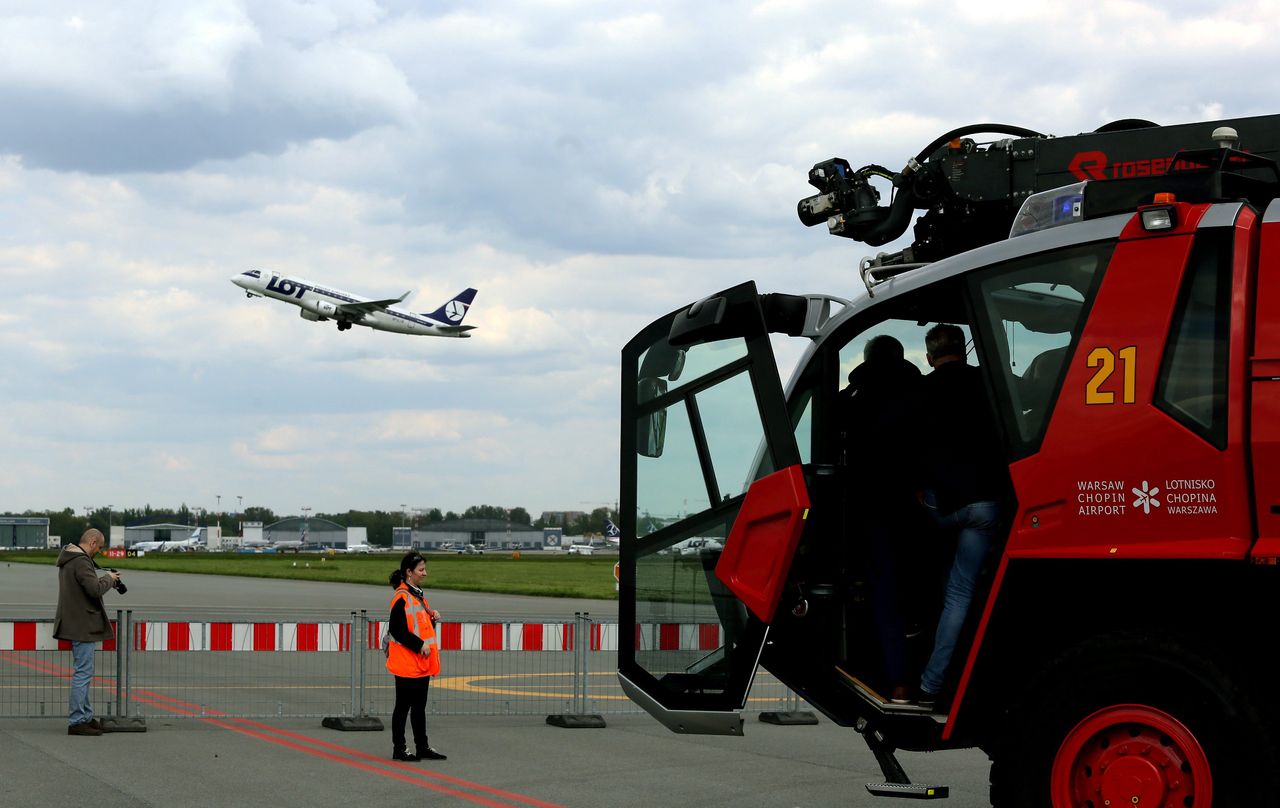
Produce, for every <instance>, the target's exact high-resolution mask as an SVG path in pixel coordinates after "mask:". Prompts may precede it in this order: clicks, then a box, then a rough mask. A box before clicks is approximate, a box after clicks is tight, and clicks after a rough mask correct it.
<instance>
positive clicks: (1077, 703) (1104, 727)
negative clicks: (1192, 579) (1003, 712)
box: [991, 635, 1280, 808]
mask: <svg viewBox="0 0 1280 808" xmlns="http://www.w3.org/2000/svg"><path fill="white" fill-rule="evenodd" d="M1255 692H1256V691H1255ZM1130 741H1132V749H1130ZM1125 755H1130V756H1131V757H1129V758H1127V759H1125V758H1124V756H1125ZM991 757H992V765H991V804H992V806H994V808H1069V806H1071V807H1072V808H1073V807H1074V806H1076V805H1079V806H1091V805H1092V806H1096V808H1102V806H1103V804H1104V802H1103V800H1102V799H1096V801H1092V802H1091V801H1090V800H1091V798H1093V796H1094V792H1093V791H1092V789H1093V788H1095V787H1098V788H1099V789H1102V790H1104V791H1109V790H1111V789H1114V788H1115V786H1116V784H1117V783H1118V782H1119V781H1118V779H1117V778H1118V775H1115V773H1116V772H1127V769H1126V768H1125V767H1128V766H1138V767H1143V766H1145V767H1146V768H1144V769H1143V773H1144V774H1145V776H1147V777H1148V781H1150V780H1155V781H1161V778H1165V781H1167V784H1168V785H1169V789H1170V791H1169V793H1170V794H1172V795H1173V796H1172V797H1170V796H1168V795H1166V796H1165V798H1164V799H1162V800H1161V801H1160V802H1159V803H1158V804H1159V805H1161V806H1163V805H1166V804H1167V803H1166V800H1169V803H1168V804H1176V805H1178V806H1191V808H1209V806H1208V805H1207V804H1204V801H1205V800H1204V799H1201V800H1200V801H1196V799H1195V798H1194V795H1197V794H1198V795H1200V796H1201V797H1202V798H1203V797H1204V796H1205V795H1206V793H1207V792H1206V791H1205V790H1204V787H1205V785H1206V784H1208V786H1209V788H1210V789H1211V791H1212V800H1211V801H1212V804H1213V805H1216V806H1224V807H1225V808H1234V806H1250V805H1264V804H1275V802H1276V800H1277V798H1278V795H1280V791H1278V790H1277V788H1278V785H1280V783H1278V781H1280V777H1278V775H1277V771H1278V770H1280V758H1278V757H1277V754H1276V747H1275V743H1274V740H1273V738H1272V736H1271V733H1270V732H1269V731H1268V729H1267V722H1266V720H1265V719H1264V717H1263V715H1262V714H1261V713H1260V712H1259V710H1258V709H1257V707H1255V702H1254V700H1253V699H1251V698H1250V697H1249V695H1247V694H1246V692H1244V690H1242V680H1241V679H1240V678H1238V677H1237V676H1235V675H1233V674H1232V673H1231V672H1229V671H1228V669H1226V668H1225V667H1223V666H1221V665H1219V664H1218V663H1217V662H1216V661H1215V660H1214V658H1213V657H1212V656H1211V655H1210V654H1207V653H1203V652H1200V651H1197V650H1193V649H1190V648H1188V647H1186V646H1184V645H1182V644H1179V643H1177V642H1174V641H1171V640H1167V639H1155V638H1151V637H1146V636H1140V635H1117V636H1110V637H1103V638H1097V639H1094V640H1090V641H1089V642H1087V643H1084V644H1082V645H1081V646H1079V647H1078V648H1076V649H1074V650H1073V651H1071V652H1069V653H1067V654H1065V655H1064V656H1062V657H1061V658H1059V659H1058V660H1056V661H1054V663H1053V664H1051V665H1049V666H1048V667H1047V668H1046V672H1045V674H1044V675H1043V676H1041V677H1040V678H1039V680H1038V681H1036V682H1033V683H1032V684H1031V687H1029V688H1028V690H1027V692H1026V695H1025V696H1024V697H1023V698H1021V699H1019V701H1018V703H1017V704H1016V706H1015V707H1014V708H1013V709H1012V710H1011V712H1010V714H1009V722H1008V724H1007V725H1006V727H1005V731H1004V732H1002V733H1001V737H999V738H998V739H997V740H996V742H995V745H994V748H993V750H992V755H991ZM1152 759H1157V760H1160V761H1164V762H1165V763H1166V764H1168V763H1170V762H1171V763H1172V764H1173V765H1172V766H1171V767H1169V768H1166V769H1161V768H1160V767H1159V766H1149V765H1148V764H1147V763H1145V762H1144V761H1150V760H1152ZM1179 759H1181V760H1182V763H1181V766H1180V767H1179V765H1178V760H1179ZM1117 762H1122V765H1121V766H1120V767H1116V764H1117ZM1055 763H1056V765H1057V770H1056V773H1057V776H1056V787H1057V789H1058V791H1057V794H1058V795H1059V800H1058V801H1057V802H1055V801H1054V799H1053V796H1052V795H1053V794H1054V791H1053V789H1054V788H1055ZM1104 764H1105V765H1104ZM1108 772H1110V775H1109V774H1108ZM1064 773H1065V774H1064ZM1111 775H1115V776H1114V777H1112V779H1108V777H1109V776H1111ZM1125 782H1132V778H1130V779H1129V780H1126V781H1125ZM1162 782H1163V781H1162ZM1064 784H1070V785H1071V786H1072V787H1073V788H1074V790H1072V788H1068V787H1067V786H1066V785H1064ZM1068 792H1070V793H1072V794H1074V795H1075V796H1073V797H1071V798H1065V797H1063V796H1062V795H1063V794H1064V793H1068ZM1082 795H1083V796H1082ZM1107 795H1108V796H1112V797H1113V799H1112V805H1115V804H1116V803H1117V800H1116V799H1114V796H1115V795H1114V794H1113V793H1108V794H1107ZM1143 796H1144V797H1147V796H1149V793H1144V795H1143ZM1124 797H1125V799H1124V800H1123V804H1125V805H1128V804H1131V802H1130V799H1131V798H1130V796H1129V794H1128V793H1127V792H1126V793H1125V795H1124ZM1147 802H1148V800H1144V801H1143V802H1142V803H1141V804H1144V805H1145V804H1147Z"/></svg>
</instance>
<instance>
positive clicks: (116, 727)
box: [98, 715, 147, 732]
mask: <svg viewBox="0 0 1280 808" xmlns="http://www.w3.org/2000/svg"><path fill="white" fill-rule="evenodd" d="M98 720H99V721H100V722H101V723H102V731H103V732H146V731H147V722H146V719H144V718H142V717H141V716H134V717H133V718H122V717H120V716H114V715H113V716H107V717H106V718H99V719H98Z"/></svg>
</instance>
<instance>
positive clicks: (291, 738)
mask: <svg viewBox="0 0 1280 808" xmlns="http://www.w3.org/2000/svg"><path fill="white" fill-rule="evenodd" d="M0 658H2V659H5V660H7V661H9V662H12V663H13V664H15V665H20V666H23V667H27V668H30V669H32V670H36V671H39V672H41V673H48V674H53V675H57V676H60V677H62V678H66V679H69V678H70V677H71V674H72V673H73V669H72V668H69V667H67V666H65V665H57V664H53V663H48V662H43V661H40V660H28V659H23V658H21V657H19V656H18V655H17V654H16V653H11V652H0ZM94 682H95V683H97V684H99V685H100V686H105V687H114V686H115V679H114V678H111V677H105V676H95V677H94ZM130 697H131V698H133V699H135V700H137V701H140V702H142V703H143V704H151V705H153V706H157V707H162V708H163V709H166V710H171V711H173V712H175V713H179V714H184V713H185V714H186V715H187V716H189V717H191V718H195V719H196V720H197V721H202V722H204V723H206V724H211V725H213V726H216V727H220V728H222V729H227V730H230V731H232V732H237V733H240V734H241V735H245V736H248V737H250V738H256V739H258V740H261V741H266V742H267V743H273V744H276V745H277V746H283V747H285V748H286V749H292V750H294V751H297V752H302V753H304V754H307V755H311V756H312V757H317V758H321V759H323V760H329V761H332V762H334V763H338V764H341V765H343V766H348V767H350V768H353V769H359V770H360V771H364V772H368V773H370V774H376V775H378V776H380V777H388V778H391V779H393V780H399V781H401V782H403V783H407V784H409V785H413V786H417V787H418V788H422V789H427V790H430V791H435V792H437V793H440V794H447V795H449V796H453V797H459V798H461V799H464V800H467V801H468V802H472V803H475V804H477V805H485V806H489V808H511V806H512V805H528V806H533V808H563V806H561V805H557V804H556V803H551V802H546V801H544V800H540V799H538V798H536V797H528V796H525V795H523V794H516V793H514V792H511V791H504V790H502V789H499V788H494V787H493V786H487V785H484V784H483V783H473V782H471V781H469V780H463V779H462V778H460V777H453V776H451V775H447V774H441V773H439V772H434V771H429V770H424V769H421V768H419V767H417V766H414V765H411V764H408V763H402V762H400V761H395V760H387V759H386V758H382V757H379V756H377V755H371V754H369V753H368V752H362V751H360V750H358V749H352V748H350V747H346V746H342V745H340V744H335V743H330V742H329V741H322V740H319V739H316V738H310V737H308V736H306V735H301V734H298V733H295V732H290V731H289V730H286V729H281V728H279V727H273V726H271V725H269V724H262V723H259V722H257V721H252V720H250V719H247V718H227V717H222V718H217V717H211V716H209V713H210V712H213V713H215V714H216V713H217V711H210V710H207V709H205V708H203V707H201V706H200V705H198V704H193V703H191V702H188V701H183V700H181V699H176V698H174V697H172V696H166V695H164V694H163V693H156V692H154V691H149V690H131V691H130ZM273 736H275V737H273ZM329 750H334V751H329ZM343 755H345V756H346V757H344V756H343ZM365 760H368V761H371V762H370V763H365V762H363V761H365ZM432 780H438V781H440V782H431V781H432ZM445 783H449V784H451V785H444V784H445ZM452 786H457V787H458V788H453V787H452ZM460 788H466V789H471V791H475V792H481V793H478V794H476V793H469V792H467V791H460V790H459V789H460ZM484 794H490V795H492V796H494V797H497V800H494V799H489V798H488V797H486V796H483V795H484ZM498 800H502V802H499V801H498Z"/></svg>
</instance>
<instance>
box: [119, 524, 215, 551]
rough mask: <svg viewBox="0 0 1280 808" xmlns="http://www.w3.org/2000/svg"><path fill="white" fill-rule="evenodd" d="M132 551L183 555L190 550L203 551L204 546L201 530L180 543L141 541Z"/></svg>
mask: <svg viewBox="0 0 1280 808" xmlns="http://www.w3.org/2000/svg"><path fill="white" fill-rule="evenodd" d="M132 549H134V550H141V551H142V552H144V553H153V552H157V551H158V552H162V553H182V552H187V551H189V550H203V549H204V545H203V544H202V543H201V542H200V528H196V529H195V530H193V531H191V536H190V537H189V538H186V539H181V540H178V541H168V540H166V541H140V542H137V543H135V544H134V545H133V547H132Z"/></svg>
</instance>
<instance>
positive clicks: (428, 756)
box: [418, 746, 449, 760]
mask: <svg viewBox="0 0 1280 808" xmlns="http://www.w3.org/2000/svg"><path fill="white" fill-rule="evenodd" d="M418 758H419V759H421V760H448V759H449V756H448V755H442V754H440V753H439V752H437V751H436V750H434V749H432V748H431V747H429V746H428V747H427V748H426V749H419V750H418Z"/></svg>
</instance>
